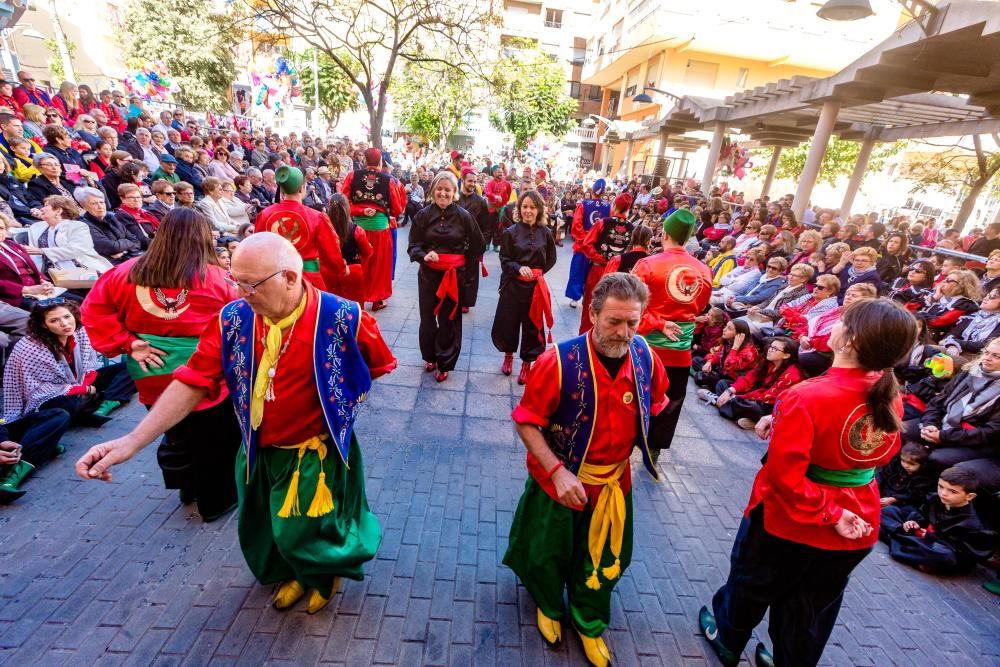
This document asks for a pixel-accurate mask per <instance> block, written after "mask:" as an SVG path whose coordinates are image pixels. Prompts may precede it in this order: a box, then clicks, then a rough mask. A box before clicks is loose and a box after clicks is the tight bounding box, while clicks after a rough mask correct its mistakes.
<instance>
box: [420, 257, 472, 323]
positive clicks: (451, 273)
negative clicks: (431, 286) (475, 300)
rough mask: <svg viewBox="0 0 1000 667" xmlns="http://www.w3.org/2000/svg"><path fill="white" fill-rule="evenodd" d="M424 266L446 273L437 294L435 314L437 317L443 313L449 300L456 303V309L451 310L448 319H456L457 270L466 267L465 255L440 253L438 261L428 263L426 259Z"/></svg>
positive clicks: (456, 304)
mask: <svg viewBox="0 0 1000 667" xmlns="http://www.w3.org/2000/svg"><path fill="white" fill-rule="evenodd" d="M424 266H426V267H427V268H428V269H434V270H435V271H444V277H443V278H441V284H440V285H438V288H437V292H436V294H435V296H437V298H438V305H437V307H435V308H434V314H435V315H437V314H439V313H440V312H441V309H442V308H443V307H444V300H445V299H446V298H448V299H451V300H452V301H454V302H455V307H454V308H452V309H451V315H449V316H448V319H449V320H453V319H455V313H457V312H458V271H457V270H456V269H458V268H460V267H463V266H465V255H455V254H450V253H438V261H436V262H428V261H427V260H426V259H425V260H424Z"/></svg>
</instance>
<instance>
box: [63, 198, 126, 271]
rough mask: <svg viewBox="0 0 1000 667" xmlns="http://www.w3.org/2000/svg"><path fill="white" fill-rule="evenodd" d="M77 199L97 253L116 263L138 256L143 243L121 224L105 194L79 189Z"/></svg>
mask: <svg viewBox="0 0 1000 667" xmlns="http://www.w3.org/2000/svg"><path fill="white" fill-rule="evenodd" d="M73 198H74V199H76V202H77V203H78V204H79V205H80V206H81V207H82V208H83V210H84V214H83V222H84V223H85V224H86V225H87V227H89V228H90V237H91V239H93V241H94V249H95V250H97V254H99V255H100V256H101V257H103V258H105V259H106V260H108V261H109V262H111V263H112V264H121V263H122V262H124V261H126V260H129V259H132V258H133V257H138V256H139V255H141V254H142V242H141V241H140V239H139V238H138V237H136V236H134V235H133V233H132V232H131V231H129V230H128V228H126V227H125V225H123V224H122V223H120V222H119V221H118V220H117V219H116V218H115V216H114V214H112V213H108V207H107V204H106V202H105V200H104V193H103V192H101V191H100V190H97V189H95V188H77V189H76V192H74V193H73Z"/></svg>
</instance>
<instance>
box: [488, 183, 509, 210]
mask: <svg viewBox="0 0 1000 667" xmlns="http://www.w3.org/2000/svg"><path fill="white" fill-rule="evenodd" d="M513 191H514V189H513V188H512V187H511V185H510V182H509V181H508V180H507V179H506V178H501V179H500V180H499V181H498V180H497V179H495V178H491V179H490V180H488V181H486V185H485V186H484V187H483V195H484V196H485V197H486V206H487V208H488V209H489V211H490V213H496V212H497V211H499V210H500V209H502V208H503V207H504V206H506V205H507V202H508V201H510V194H511V193H512V192H513Z"/></svg>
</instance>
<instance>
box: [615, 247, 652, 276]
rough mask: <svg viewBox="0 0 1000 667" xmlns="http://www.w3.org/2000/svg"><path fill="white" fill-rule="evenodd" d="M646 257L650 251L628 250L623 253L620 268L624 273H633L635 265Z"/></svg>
mask: <svg viewBox="0 0 1000 667" xmlns="http://www.w3.org/2000/svg"><path fill="white" fill-rule="evenodd" d="M646 257H649V253H648V252H646V251H644V250H634V251H632V252H627V253H625V254H624V255H622V261H621V264H619V265H618V270H619V271H621V272H622V273H631V272H632V269H633V267H635V265H636V264H637V263H638V262H639V260H640V259H645V258H646Z"/></svg>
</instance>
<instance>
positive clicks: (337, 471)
mask: <svg viewBox="0 0 1000 667" xmlns="http://www.w3.org/2000/svg"><path fill="white" fill-rule="evenodd" d="M298 456H299V453H298V450H294V449H275V448H271V447H263V448H261V449H259V450H258V452H257V459H256V462H255V463H254V467H253V470H251V471H250V479H249V481H247V476H246V465H247V461H246V455H245V454H244V452H243V448H242V447H241V448H240V451H239V454H238V455H237V457H236V486H237V493H238V500H239V525H238V533H239V538H240V548H241V549H242V550H243V557H244V558H246V561H247V565H249V566H250V571H251V572H253V574H254V576H255V577H257V580H258V581H260V582H261V583H262V584H272V583H278V582H282V581H289V580H291V579H295V580H297V581H298V582H299V583H300V584H302V585H303V586H305V587H306V588H315V589H316V590H318V591H319V593H320V595H322V596H323V597H327V598H328V597H330V593H331V592H332V590H333V580H334V579H335V578H336V577H347V578H348V579H354V580H357V581H361V580H362V579H363V578H364V572H363V570H362V565H363V564H364V563H365V562H367V561H370V560H371V559H372V558H374V557H375V552H376V551H378V547H379V544H381V542H382V528H381V526H380V525H379V522H378V519H377V518H375V515H374V514H372V513H371V510H369V509H368V498H367V497H366V495H365V480H364V464H363V462H362V460H361V449H360V448H359V447H358V441H357V439H356V438H355V437H354V436H353V435H352V436H351V447H350V450H349V452H348V463H349V464H350V467H349V468H348V466H345V465H344V463H343V462H342V461H341V460H340V457H339V456H338V455H337V452H336V450H335V449H333V448H332V447H331V448H330V452H329V453H328V454H327V456H326V459H325V460H324V461H323V471H324V472H325V473H326V483H327V485H328V486H329V487H330V489H331V492H332V494H333V511H331V512H330V513H329V514H326V515H323V516H320V517H308V516H306V508H307V507H308V506H309V502H310V500H311V499H312V497H313V494H314V493H315V492H316V484H317V481H318V479H319V467H320V461H319V456H317V454H316V452H315V451H308V452H306V453H305V455H304V456H303V458H302V466H301V468H300V481H299V499H300V504H301V507H302V515H301V516H290V517H288V518H287V519H282V518H280V517H278V510H279V509H280V508H281V505H282V503H284V501H285V495H286V493H287V492H288V483H289V482H290V481H291V478H292V474H293V473H294V472H295V466H296V464H297V463H298Z"/></svg>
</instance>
